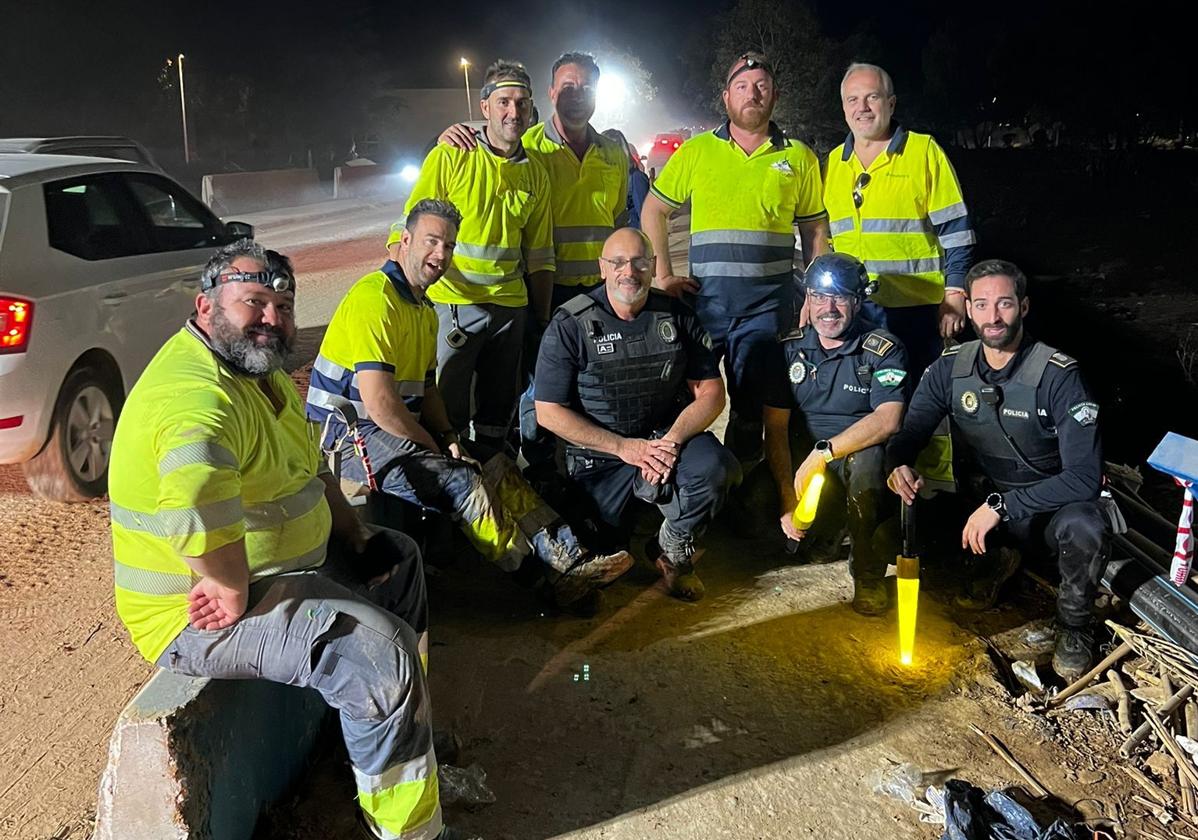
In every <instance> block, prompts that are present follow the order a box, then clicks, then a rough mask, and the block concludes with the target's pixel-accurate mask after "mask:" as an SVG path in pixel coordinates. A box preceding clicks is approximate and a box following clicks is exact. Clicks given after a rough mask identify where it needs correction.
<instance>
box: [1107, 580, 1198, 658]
mask: <svg viewBox="0 0 1198 840" xmlns="http://www.w3.org/2000/svg"><path fill="white" fill-rule="evenodd" d="M1102 585H1103V586H1105V587H1106V588H1107V589H1109V590H1110V591H1111V592H1114V593H1115V594H1116V595H1118V596H1119V597H1120V598H1122V599H1123V600H1125V601H1127V603H1128V606H1130V607H1131V609H1132V612H1134V613H1135V614H1136V615H1138V616H1139V617H1140V618H1142V619H1143V620H1144V621H1145V622H1146V623H1147V624H1148V625H1149V626H1150V627H1152V628H1153V629H1154V630H1156V631H1157V632H1158V633H1160V634H1161V635H1162V636H1164V637H1165V638H1166V639H1168V640H1169V641H1171V642H1173V643H1174V644H1177V645H1180V646H1181V647H1182V648H1184V649H1185V650H1186V651H1187V652H1188V653H1189V654H1190V655H1191V656H1193V657H1194V658H1195V660H1196V662H1198V593H1195V592H1194V590H1193V589H1191V588H1190V587H1189V586H1175V585H1174V584H1173V582H1172V581H1171V580H1169V579H1168V578H1167V577H1166V576H1165V575H1163V574H1158V573H1156V572H1154V571H1151V570H1149V569H1148V568H1147V566H1146V565H1145V564H1144V563H1143V562H1141V561H1139V560H1135V559H1120V560H1112V561H1110V562H1109V563H1108V564H1107V567H1106V572H1105V573H1104V574H1103V576H1102Z"/></svg>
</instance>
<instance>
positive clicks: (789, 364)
mask: <svg viewBox="0 0 1198 840" xmlns="http://www.w3.org/2000/svg"><path fill="white" fill-rule="evenodd" d="M804 285H805V287H806V292H807V302H806V306H807V311H808V316H809V325H808V326H807V327H806V328H803V329H796V330H794V331H793V332H791V333H790V334H789V335H787V336H785V337H784V338H783V339H782V342H781V347H780V348H779V349H780V352H778V353H777V354H775V358H774V365H775V369H774V370H772V371H771V372H770V376H769V378H768V383H769V384H768V390H767V392H766V397H765V410H764V418H765V451H766V459H767V460H768V462H769V465H770V472H771V473H772V474H773V476H774V481H775V482H776V483H777V485H778V492H779V496H780V501H781V513H782V531H783V532H784V533H785V534H786V536H787V537H789V538H790V539H792V540H801V539H803V538H804V537H806V536H807V533H806V532H805V531H799V530H797V529H796V527H795V525H794V523H793V521H792V516H793V514H794V510H795V506H796V504H797V501H798V498H799V496H801V495H802V492H803V488H805V487H806V486H807V482H808V480H809V479H810V478H811V476H812V475H814V474H815V473H820V472H824V471H825V469H830V470H831V474H832V475H831V477H832V478H833V480H834V481H836V482H837V483H839V484H840V485H841V487H840V489H842V490H843V493H844V496H845V499H846V502H847V504H846V509H845V517H844V518H845V520H846V525H847V528H848V532H849V536H850V539H851V540H852V544H853V554H852V558H853V559H852V563H851V572H852V575H853V609H855V610H856V611H857V612H859V613H862V614H863V615H879V614H881V613H883V612H885V611H886V608H887V607H888V606H889V595H888V592H887V590H886V586H885V582H884V578H885V576H886V564H887V563H888V562H889V557H888V556H887V555H886V554H885V553H883V552H882V551H881V550H880V546H877V545H875V539H874V536H875V531H876V530H877V526H878V523H879V521H880V514H881V512H882V511H881V510H880V509H881V508H882V507H883V506H884V505H886V504H887V503H888V502H889V501H891V499H890V496H889V494H888V493H886V472H885V469H884V466H885V463H884V461H885V458H884V445H885V443H886V441H887V439H889V438H890V436H891V435H893V434H894V433H895V432H896V431H898V428H899V425H900V424H901V423H902V419H903V406H904V397H903V394H904V388H903V384H904V382H905V380H906V378H907V354H906V351H905V350H904V349H903V345H902V344H901V343H900V342H899V340H898V339H897V338H895V337H894V336H893V335H892V334H890V333H888V332H885V331H883V330H880V329H876V328H875V327H874V325H873V324H872V323H870V322H869V321H867V320H865V318H863V317H861V308H862V304H863V303H864V302H865V298H866V295H867V294H868V293H869V292H870V291H872V288H871V287H872V283H871V281H870V279H869V274H868V273H867V272H866V270H865V266H864V265H862V264H861V263H860V262H859V261H858V260H857V259H856V258H854V257H851V256H849V255H847V254H825V255H823V256H822V257H816V258H815V260H813V261H812V263H811V265H810V266H809V267H808V268H807V273H806V277H805V279H804ZM795 464H797V465H798V469H797V471H796V470H795V468H794V467H795ZM822 507H823V510H822V511H821V514H820V517H819V519H820V520H821V521H822V522H827V521H829V520H830V519H838V517H835V516H830V514H831V513H832V512H831V511H830V510H828V507H827V504H825V505H823V506H822Z"/></svg>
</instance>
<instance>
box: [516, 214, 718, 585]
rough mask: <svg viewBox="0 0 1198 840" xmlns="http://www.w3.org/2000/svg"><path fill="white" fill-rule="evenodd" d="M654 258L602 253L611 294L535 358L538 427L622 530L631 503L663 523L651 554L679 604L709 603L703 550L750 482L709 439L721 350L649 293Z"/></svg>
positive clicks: (588, 301) (556, 331)
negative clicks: (700, 541)
mask: <svg viewBox="0 0 1198 840" xmlns="http://www.w3.org/2000/svg"><path fill="white" fill-rule="evenodd" d="M653 267H654V258H653V249H652V246H651V244H650V243H649V240H648V238H647V237H646V236H645V235H644V234H643V233H641V232H640V231H637V230H633V229H631V228H623V229H621V230H618V231H616V232H615V233H613V234H612V235H611V236H610V237H609V238H608V239H607V241H606V242H605V243H604V245H603V256H602V257H601V258H600V274H601V275H602V276H603V280H604V283H603V285H601V286H598V287H596V288H595V290H594V291H591V292H589V293H587V294H584V295H579V296H578V297H575V298H574V299H572V300H571V301H569V302H568V303H566V304H565V305H563V306H562V307H560V308H559V309H558V310H557V313H556V314H555V315H554V318H553V320H552V321H551V322H550V324H549V327H548V329H547V330H546V331H545V337H544V339H543V340H542V342H541V350H540V355H539V356H538V358H537V368H536V377H535V383H536V384H535V391H534V396H535V399H536V408H537V422H538V423H540V424H541V425H542V426H544V427H545V428H546V429H548V430H549V431H551V432H553V433H554V434H555V435H557V436H558V437H559V438H562V439H563V440H565V441H567V442H568V444H569V446H567V448H566V466H567V472H568V473H569V476H570V478H571V479H573V481H574V482H575V483H576V484H577V485H578V486H580V487H581V488H582V490H584V491H585V492H586V494H587V495H588V496H589V497H590V499H591V500H592V501H593V503H594V504H595V506H596V507H597V508H598V512H599V515H600V517H601V518H602V520H603V521H604V523H605V524H607V525H609V526H613V527H620V526H621V525H623V524H624V523H623V522H622V520H623V514H624V510H625V507H626V506H627V504H628V501H629V500H630V499H631V498H632V497H633V496H636V497H637V498H639V499H641V500H643V501H646V502H650V503H652V504H655V505H657V507H658V509H659V510H660V511H661V512H662V514H663V515H664V516H665V521H664V522H663V523H662V525H661V529H660V530H659V531H658V536H657V538H656V540H653V541H651V542H650V546H649V550H648V554H649V559H650V560H653V561H654V563H655V564H656V566H657V568H658V569H659V570H660V571H661V573H662V577H663V578H664V580H665V582H666V586H667V588H668V589H669V591H670V594H672V595H674V596H675V597H677V598H681V599H683V600H690V601H697V600H698V599H699V598H701V597H703V584H702V583H701V582H700V581H699V578H698V576H697V575H696V574H695V572H694V560H695V554H696V552H695V540H696V539H697V538H698V537H699V536H700V535H701V534H702V533H703V531H704V529H705V528H706V526H707V524H708V523H709V522H710V521H711V519H712V517H713V516H715V514H716V513H717V512H718V511H719V509H720V507H721V506H722V505H723V503H724V500H725V499H726V498H727V494H728V489H729V488H730V487H731V485H732V484H734V483H736V482H738V481H739V480H740V465H739V463H738V462H737V460H736V457H735V456H734V455H733V454H732V453H731V452H730V451H729V450H728V449H725V448H724V447H723V446H722V445H721V444H720V443H719V442H718V441H717V440H716V439H715V437H714V436H713V435H712V434H711V433H710V432H706V431H704V430H705V429H707V427H708V426H710V425H711V424H712V422H714V421H715V419H716V418H717V417H718V416H719V415H720V412H721V411H722V410H723V408H724V399H725V398H724V383H723V381H722V380H721V379H720V371H719V367H718V364H717V362H716V359H715V356H714V354H713V353H712V351H711V339H710V337H709V336H708V335H707V333H706V332H705V331H704V330H703V327H702V326H700V324H699V321H698V319H697V318H696V316H695V314H694V313H693V312H692V311H691V310H690V308H689V307H687V306H686V305H685V304H684V303H682V302H680V301H678V300H677V299H675V298H671V297H668V296H666V295H665V294H662V293H660V292H657V291H651V290H650V286H651V283H652V279H653Z"/></svg>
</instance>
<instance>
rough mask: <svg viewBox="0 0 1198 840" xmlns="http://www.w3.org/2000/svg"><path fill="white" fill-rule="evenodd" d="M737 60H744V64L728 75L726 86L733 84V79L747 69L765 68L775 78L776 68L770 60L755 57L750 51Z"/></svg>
mask: <svg viewBox="0 0 1198 840" xmlns="http://www.w3.org/2000/svg"><path fill="white" fill-rule="evenodd" d="M736 60H737V61H743V62H744V64H742V65H740V67H737V68H736V69H735V70H733V71H732V72H731V73H730V74H729V75H728V81H726V82H724V87H728V85H730V84H732V80H733V79H735V78H736V77H737V76H739V75H740V74H741V73H744V72H745V71H747V70H764V71H765V72H766V73H768V74H769V77H770V78H771V79H772V78H774V68H773V66H772V65H771V64H770V63H769V62H768V61H762V60H761V59H759V58H753V57H752V56H751V55H750V54H749V53H745V54H744V55H742V56H741V57H740V58H738V59H736Z"/></svg>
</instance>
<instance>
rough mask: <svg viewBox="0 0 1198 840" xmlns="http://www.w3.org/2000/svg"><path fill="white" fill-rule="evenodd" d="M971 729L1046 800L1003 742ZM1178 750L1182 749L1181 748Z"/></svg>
mask: <svg viewBox="0 0 1198 840" xmlns="http://www.w3.org/2000/svg"><path fill="white" fill-rule="evenodd" d="M969 728H970V729H972V730H973V731H974V732H975V733H976V734H977V735H979V736H981V738H982V740H983V741H985V742H986V743H987V744H988V745H989V746H990V749H992V750H994V752H995V754H996V755H997V756H998V757H999V758H1001V759H1002V760H1003V761H1005V762H1006V763H1007V766H1008V767H1010V768H1011V769H1012V770H1014V771H1015V772H1016V773H1018V774H1019V777H1020V778H1021V779H1023V781H1025V782H1026V783H1027V784H1028V786H1029V787H1030V788H1031V789H1032V793H1034V794H1036V796H1037V797H1038V798H1040V799H1044V798H1045V797H1047V796H1048V790H1047V788H1045V787H1044V785H1042V784H1040V783H1039V782H1038V781H1036V777H1035V776H1033V775H1032V774H1031V773H1030V772H1029V771H1028V769H1027V768H1026V767H1024V766H1023V765H1022V764H1020V763H1019V762H1018V761H1016V760H1015V757H1014V756H1013V755H1011V753H1010V752H1008V751H1007V748H1006V747H1004V746H1003V745H1002V742H1001V741H999V740H998V739H997V738H995V737H994V736H993V735H991V734H990V733H988V732H983V731H982V730H981V729H980V728H979V727H978V726H977V725H976V724H973V723H971V724H969ZM1175 746H1176V745H1175ZM1178 749H1180V747H1179V748H1178Z"/></svg>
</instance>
